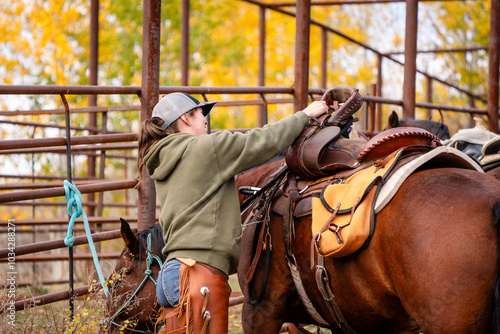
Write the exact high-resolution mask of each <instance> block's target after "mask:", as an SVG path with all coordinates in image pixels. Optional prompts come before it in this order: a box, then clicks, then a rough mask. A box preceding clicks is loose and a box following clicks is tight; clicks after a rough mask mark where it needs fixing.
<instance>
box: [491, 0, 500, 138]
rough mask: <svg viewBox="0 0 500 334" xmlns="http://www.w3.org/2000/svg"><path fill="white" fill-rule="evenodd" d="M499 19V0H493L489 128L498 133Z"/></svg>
mask: <svg viewBox="0 0 500 334" xmlns="http://www.w3.org/2000/svg"><path fill="white" fill-rule="evenodd" d="M498 20H500V4H499V0H491V9H490V43H489V75H488V130H489V131H491V132H495V133H498V88H499V87H498V78H499V70H498V62H499V60H498V57H499V50H498V48H499V46H500V41H499V38H500V36H499V35H500V22H498Z"/></svg>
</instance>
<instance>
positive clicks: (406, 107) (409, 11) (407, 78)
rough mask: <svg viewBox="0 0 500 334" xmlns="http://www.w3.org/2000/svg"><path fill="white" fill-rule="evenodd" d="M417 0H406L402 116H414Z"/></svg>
mask: <svg viewBox="0 0 500 334" xmlns="http://www.w3.org/2000/svg"><path fill="white" fill-rule="evenodd" d="M417 30H418V0H406V34H405V68H404V82H403V117H405V118H415V78H416V74H417V59H416V58H417Z"/></svg>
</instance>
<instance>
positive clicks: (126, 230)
mask: <svg viewBox="0 0 500 334" xmlns="http://www.w3.org/2000/svg"><path fill="white" fill-rule="evenodd" d="M120 221H121V223H122V224H121V227H120V233H121V235H122V239H123V241H124V242H125V247H127V249H128V250H129V251H130V252H131V253H132V254H134V255H136V254H138V252H139V239H137V237H136V236H135V234H134V232H132V230H131V229H130V225H129V224H128V223H127V221H126V220H125V219H123V218H120Z"/></svg>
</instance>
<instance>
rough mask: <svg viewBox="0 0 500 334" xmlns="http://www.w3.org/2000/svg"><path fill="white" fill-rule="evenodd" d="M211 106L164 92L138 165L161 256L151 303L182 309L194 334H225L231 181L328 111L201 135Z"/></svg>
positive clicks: (233, 209) (236, 249)
mask: <svg viewBox="0 0 500 334" xmlns="http://www.w3.org/2000/svg"><path fill="white" fill-rule="evenodd" d="M214 104H215V102H207V103H200V102H199V101H198V100H196V99H195V98H193V97H192V96H190V95H188V94H184V93H172V94H168V95H166V96H164V97H163V98H162V99H161V100H160V101H159V102H158V104H157V105H156V106H155V108H154V109H153V114H152V117H151V119H149V120H146V121H145V122H144V123H143V124H142V128H141V131H140V134H139V154H138V168H139V170H141V169H142V168H143V166H145V167H146V168H147V171H148V173H149V175H150V177H151V178H152V179H153V180H154V181H155V185H156V191H157V195H158V198H159V201H160V205H161V213H160V217H159V223H160V225H161V227H162V229H163V237H164V240H165V247H164V248H163V253H164V254H165V255H166V256H167V261H166V263H165V264H164V265H163V268H162V269H161V271H160V273H159V276H158V280H157V281H158V283H157V299H158V302H159V304H160V305H162V306H163V307H166V308H174V307H176V309H175V313H179V312H181V314H182V312H184V309H182V308H184V307H185V308H186V310H188V312H186V313H187V317H188V318H189V321H187V324H184V323H182V324H181V326H184V325H186V326H187V329H188V332H189V330H191V331H194V333H201V332H202V331H203V332H205V331H206V330H207V328H208V330H209V332H210V333H227V324H228V320H227V305H228V301H229V294H230V292H231V290H230V288H229V286H228V284H227V277H228V275H231V274H233V273H235V272H236V267H237V265H238V261H239V256H240V246H241V235H242V229H241V220H240V209H239V202H238V194H237V189H236V183H235V179H234V176H235V175H236V174H238V173H240V172H242V171H244V170H247V169H250V168H252V167H256V166H259V165H261V164H263V163H265V162H267V161H268V160H270V159H271V158H273V157H274V156H276V155H278V154H279V153H280V152H282V151H283V150H284V149H285V148H286V147H288V146H289V145H290V144H291V143H292V142H293V141H294V140H295V138H296V137H298V136H299V134H300V133H301V132H302V130H303V129H304V127H305V126H306V125H307V124H308V122H309V117H318V116H320V115H322V114H324V113H325V112H327V110H328V107H327V105H326V103H325V102H323V101H316V102H313V103H311V104H310V105H309V106H308V107H307V108H306V109H304V110H303V111H302V112H297V113H295V114H293V115H290V116H288V117H286V118H284V119H282V120H280V121H278V122H276V123H274V124H270V125H266V126H264V127H263V128H258V129H253V130H251V131H248V132H246V133H231V132H229V131H219V132H216V133H212V134H207V131H206V125H207V121H206V119H205V116H206V115H207V114H208V113H209V112H210V110H211V109H212V107H213V105H214ZM200 288H201V291H200ZM205 288H206V290H204V289H205ZM208 296H210V297H209V300H208ZM207 302H208V304H207ZM193 309H194V312H193ZM202 328H204V330H202Z"/></svg>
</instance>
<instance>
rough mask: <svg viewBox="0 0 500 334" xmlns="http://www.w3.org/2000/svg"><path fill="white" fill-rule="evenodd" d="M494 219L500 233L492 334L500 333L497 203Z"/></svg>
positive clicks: (499, 209) (499, 222)
mask: <svg viewBox="0 0 500 334" xmlns="http://www.w3.org/2000/svg"><path fill="white" fill-rule="evenodd" d="M493 218H494V220H495V226H496V228H497V231H498V247H497V256H498V260H497V261H498V269H497V278H496V281H495V288H494V291H495V312H494V313H493V324H492V327H493V328H492V329H493V331H492V333H500V202H497V203H495V205H494V207H493Z"/></svg>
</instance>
